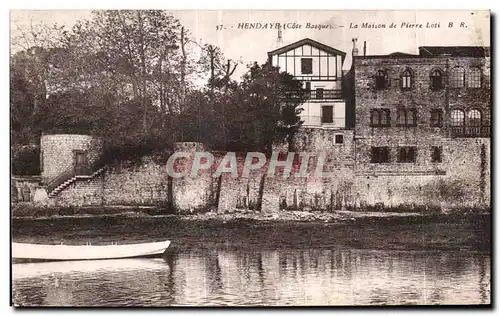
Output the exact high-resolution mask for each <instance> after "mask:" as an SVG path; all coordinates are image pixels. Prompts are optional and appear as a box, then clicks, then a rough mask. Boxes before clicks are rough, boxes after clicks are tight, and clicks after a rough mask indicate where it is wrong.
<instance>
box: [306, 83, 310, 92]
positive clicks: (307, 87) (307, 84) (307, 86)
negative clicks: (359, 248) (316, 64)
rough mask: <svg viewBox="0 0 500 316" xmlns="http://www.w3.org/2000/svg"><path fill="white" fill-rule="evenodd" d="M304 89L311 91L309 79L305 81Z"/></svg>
mask: <svg viewBox="0 0 500 316" xmlns="http://www.w3.org/2000/svg"><path fill="white" fill-rule="evenodd" d="M306 90H307V91H311V82H310V81H307V82H306Z"/></svg>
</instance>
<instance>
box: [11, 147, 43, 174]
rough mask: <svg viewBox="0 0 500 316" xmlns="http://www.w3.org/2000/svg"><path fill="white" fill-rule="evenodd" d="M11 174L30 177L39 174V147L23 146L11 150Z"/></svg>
mask: <svg viewBox="0 0 500 316" xmlns="http://www.w3.org/2000/svg"><path fill="white" fill-rule="evenodd" d="M11 166H12V174H15V175H19V176H32V175H39V174H40V147H38V146H23V147H21V148H19V149H17V150H12V161H11Z"/></svg>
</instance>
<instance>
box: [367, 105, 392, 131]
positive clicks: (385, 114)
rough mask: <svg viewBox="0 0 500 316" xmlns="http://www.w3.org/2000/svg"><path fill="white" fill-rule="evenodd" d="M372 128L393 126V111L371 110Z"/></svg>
mask: <svg viewBox="0 0 500 316" xmlns="http://www.w3.org/2000/svg"><path fill="white" fill-rule="evenodd" d="M371 126H372V127H386V126H391V111H390V110H389V109H373V110H371Z"/></svg>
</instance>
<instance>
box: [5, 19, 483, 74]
mask: <svg viewBox="0 0 500 316" xmlns="http://www.w3.org/2000/svg"><path fill="white" fill-rule="evenodd" d="M169 12H172V14H173V15H174V16H175V17H177V18H178V19H179V20H180V22H181V24H182V25H184V26H185V27H186V28H187V29H188V30H190V31H191V33H192V36H193V38H195V39H196V40H197V42H198V43H200V44H204V43H211V44H215V45H217V46H219V47H220V48H221V49H222V51H223V53H224V54H225V56H226V57H227V58H230V59H233V60H242V61H243V62H244V63H245V64H246V63H250V62H253V61H258V62H260V63H263V62H265V60H266V58H267V52H269V51H271V50H274V49H276V48H277V47H278V45H277V36H278V30H277V29H276V28H273V29H270V24H268V28H267V29H255V28H254V29H246V28H245V27H244V23H261V25H262V26H263V25H264V24H266V23H273V24H274V25H276V24H275V23H282V24H286V28H285V29H284V30H283V32H282V45H281V46H284V45H288V44H291V43H293V42H296V41H298V40H301V39H303V38H311V39H313V40H316V41H319V42H321V43H323V44H326V45H329V46H332V47H334V48H336V49H339V50H341V51H343V52H346V53H347V58H346V63H345V64H344V69H348V68H349V67H350V63H351V58H350V55H351V51H352V45H353V44H352V38H357V40H358V41H357V46H358V49H359V52H360V54H362V51H363V42H364V41H366V42H367V55H380V54H388V53H392V52H395V51H398V52H406V53H417V52H418V47H419V46H432V45H434V46H475V45H477V46H489V45H490V20H489V19H490V12H489V11H487V10H483V11H466V10H446V11H439V10H428V11H425V10H419V11H415V10H399V11H390V10H363V11H361V10H357V11H353V10H340V11H328V10H321V11H314V10H300V11H297V10H266V11H264V10H174V11H169ZM90 15H91V13H90V11H89V10H53V11H41V10H39V11H11V35H15V34H16V32H17V30H18V28H26V27H29V26H30V24H48V25H52V24H54V23H57V24H60V25H62V24H65V25H67V26H71V25H72V24H74V23H75V22H76V21H77V20H79V19H87V18H89V17H90ZM450 22H452V23H453V27H451V28H450V27H449V23H450ZM462 22H463V23H464V24H463V26H462V27H460V24H461V23H462ZM307 23H310V25H318V24H321V25H324V24H326V25H331V26H332V28H328V29H322V30H318V29H311V28H306V26H307ZM363 23H368V24H374V25H379V24H385V28H366V27H362V26H363V25H362V24H363ZM392 23H394V24H395V25H396V28H390V27H389V26H390V25H391V24H392ZM293 24H295V25H296V26H298V25H300V26H301V28H300V29H297V28H295V29H293ZM412 24H413V25H412ZM415 24H421V28H415ZM437 24H439V27H438V28H436V27H434V28H431V26H432V25H434V26H436V25H437ZM355 25H357V26H358V28H354V26H355ZM217 26H219V28H221V27H222V29H219V30H217V28H218V27H217ZM289 26H290V27H291V28H289ZM238 70H239V73H237V74H236V75H237V76H239V75H241V74H242V73H243V72H244V70H245V68H244V67H239V69H238Z"/></svg>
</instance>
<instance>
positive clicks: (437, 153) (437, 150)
mask: <svg viewBox="0 0 500 316" xmlns="http://www.w3.org/2000/svg"><path fill="white" fill-rule="evenodd" d="M442 155H443V152H442V148H441V147H439V146H432V148H431V161H432V162H442V159H443V157H442Z"/></svg>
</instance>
